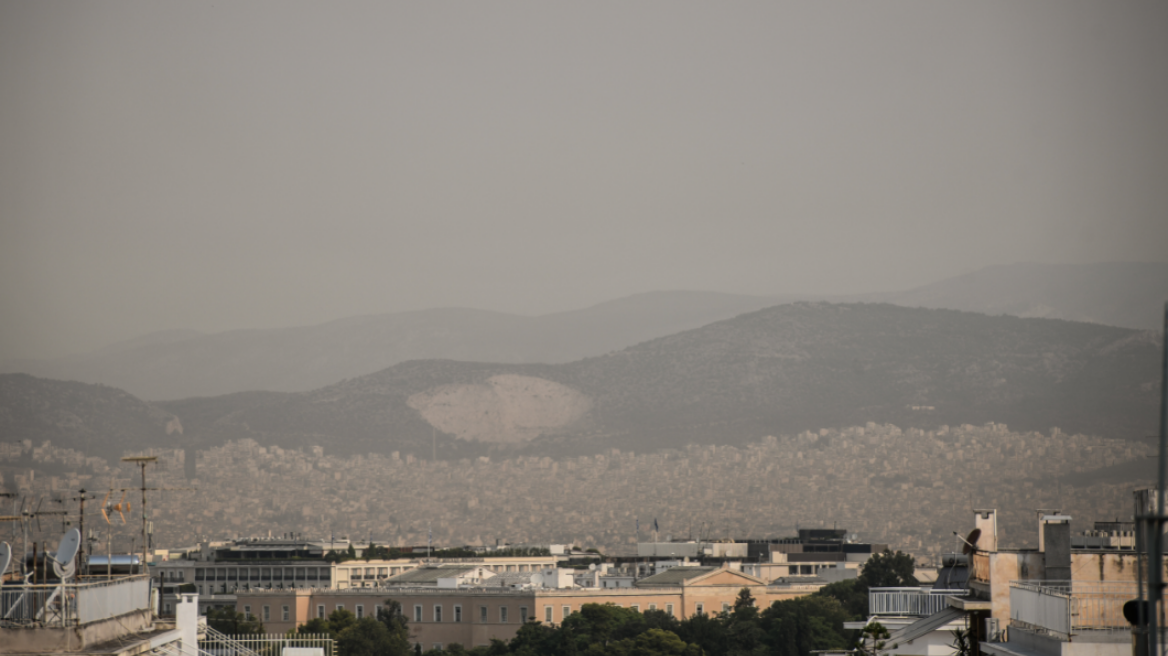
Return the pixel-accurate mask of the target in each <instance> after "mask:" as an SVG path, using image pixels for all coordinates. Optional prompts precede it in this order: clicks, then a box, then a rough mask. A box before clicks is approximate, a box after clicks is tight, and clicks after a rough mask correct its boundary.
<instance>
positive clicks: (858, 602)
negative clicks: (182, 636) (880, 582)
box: [812, 579, 868, 620]
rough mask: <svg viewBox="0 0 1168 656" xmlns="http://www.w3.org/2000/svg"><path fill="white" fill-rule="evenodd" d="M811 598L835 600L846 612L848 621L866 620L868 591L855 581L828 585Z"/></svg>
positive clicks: (847, 580)
mask: <svg viewBox="0 0 1168 656" xmlns="http://www.w3.org/2000/svg"><path fill="white" fill-rule="evenodd" d="M812 596H815V597H830V598H832V599H835V600H836V601H838V602H839V603H840V605H841V606H842V607H843V609H844V610H845V611H846V612H847V614H848V620H865V619H868V589H867V588H866V587H864V586H863V585H862V584H861V583H860V582H859V581H858V580H857V579H844V580H843V581H836V582H835V583H829V584H827V585H825V586H823V587H822V588H820V589H819V591H818V592H815V593H813V594H812Z"/></svg>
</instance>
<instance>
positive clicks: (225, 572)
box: [171, 567, 330, 581]
mask: <svg viewBox="0 0 1168 656" xmlns="http://www.w3.org/2000/svg"><path fill="white" fill-rule="evenodd" d="M177 571H179V570H172V571H171V573H173V572H177ZM329 579H330V574H329V568H327V567H196V568H195V580H196V581H328V580H329ZM171 580H176V579H171Z"/></svg>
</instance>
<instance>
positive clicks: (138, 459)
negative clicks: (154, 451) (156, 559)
mask: <svg viewBox="0 0 1168 656" xmlns="http://www.w3.org/2000/svg"><path fill="white" fill-rule="evenodd" d="M122 462H131V463H134V464H136V465H138V467H139V468H140V469H141V470H142V505H141V506H139V507H140V508H141V509H142V564H143V565H145V564H146V551H147V549H148V548H149V547H148V546H147V542H146V519H147V517H148V515H147V513H146V465H149V464H151V463H155V462H158V456H126V457H124V458H122ZM122 498H123V499H124V498H125V493H122ZM127 510H129V508H128V507H127ZM118 512H119V513H120V512H121V509H120V508H119V509H118ZM122 521H123V522H125V521H126V517H125V515H123V516H122Z"/></svg>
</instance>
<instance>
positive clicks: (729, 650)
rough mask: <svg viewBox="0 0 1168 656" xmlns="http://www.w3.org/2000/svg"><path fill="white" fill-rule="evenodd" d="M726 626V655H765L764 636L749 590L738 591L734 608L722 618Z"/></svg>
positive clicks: (752, 596)
mask: <svg viewBox="0 0 1168 656" xmlns="http://www.w3.org/2000/svg"><path fill="white" fill-rule="evenodd" d="M723 621H724V622H725V624H726V654H728V655H729V656H755V655H758V656H761V655H762V654H765V653H766V646H765V645H764V644H763V638H764V637H765V636H766V634H765V632H764V631H763V630H762V627H761V626H760V625H759V617H758V608H756V607H755V605H754V595H752V594H750V589H749V588H742V589H741V590H739V591H738V597H737V598H736V599H735V600H734V608H732V609H731V610H730V612H729V613H728V614H727V615H726V617H725V618H723Z"/></svg>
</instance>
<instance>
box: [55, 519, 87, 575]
mask: <svg viewBox="0 0 1168 656" xmlns="http://www.w3.org/2000/svg"><path fill="white" fill-rule="evenodd" d="M80 548H81V531H78V530H77V529H75V528H71V529H69V531H68V532H67V533H65V535H64V536H63V537H62V538H61V541H60V542H59V543H57V553H56V554H54V555H53V570H55V571H56V572H57V576H58V577H60V578H61V579H67V578H72V577H73V571H74V569H75V568H74V567H73V559H74V558H76V557H77V551H78V550H79V549H80Z"/></svg>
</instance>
